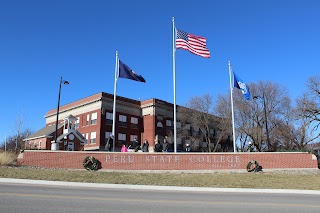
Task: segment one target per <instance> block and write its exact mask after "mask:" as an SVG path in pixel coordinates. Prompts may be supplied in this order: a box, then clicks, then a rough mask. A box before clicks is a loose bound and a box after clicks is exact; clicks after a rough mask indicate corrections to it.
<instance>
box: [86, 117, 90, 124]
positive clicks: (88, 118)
mask: <svg viewBox="0 0 320 213" xmlns="http://www.w3.org/2000/svg"><path fill="white" fill-rule="evenodd" d="M89 120H90V115H89V114H88V115H87V120H86V125H87V126H88V125H89Z"/></svg>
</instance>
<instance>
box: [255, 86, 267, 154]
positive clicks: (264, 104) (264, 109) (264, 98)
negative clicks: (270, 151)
mask: <svg viewBox="0 0 320 213" xmlns="http://www.w3.org/2000/svg"><path fill="white" fill-rule="evenodd" d="M258 98H261V99H262V100H263V111H264V119H265V125H266V134H267V143H268V148H269V146H270V138H269V130H268V118H267V109H266V97H265V95H264V92H263V96H262V97H261V96H257V95H256V96H253V99H258Z"/></svg>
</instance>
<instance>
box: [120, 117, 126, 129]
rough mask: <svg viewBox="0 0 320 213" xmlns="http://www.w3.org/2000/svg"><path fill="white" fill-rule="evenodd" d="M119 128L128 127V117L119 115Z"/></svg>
mask: <svg viewBox="0 0 320 213" xmlns="http://www.w3.org/2000/svg"><path fill="white" fill-rule="evenodd" d="M119 126H121V127H127V116H125V115H119Z"/></svg>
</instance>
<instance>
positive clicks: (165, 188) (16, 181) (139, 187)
mask: <svg viewBox="0 0 320 213" xmlns="http://www.w3.org/2000/svg"><path fill="white" fill-rule="evenodd" d="M0 183H11V184H32V185H51V186H68V187H89V188H107V189H134V190H157V191H184V192H188V191H194V192H227V193H229V192H231V193H269V194H308V195H320V191H319V190H294V189H251V188H205V187H183V186H152V185H127V184H104V183H80V182H62V181H47V180H29V179H11V178H0Z"/></svg>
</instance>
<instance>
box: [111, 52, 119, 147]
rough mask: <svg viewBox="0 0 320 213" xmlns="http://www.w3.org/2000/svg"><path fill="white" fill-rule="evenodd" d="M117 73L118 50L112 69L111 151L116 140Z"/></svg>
mask: <svg viewBox="0 0 320 213" xmlns="http://www.w3.org/2000/svg"><path fill="white" fill-rule="evenodd" d="M118 75H119V58H118V51H116V66H115V69H114V92H113V112H112V133H111V134H112V135H110V137H111V136H113V140H112V141H113V144H112V145H113V146H112V151H113V152H114V148H115V141H116V136H115V133H116V100H117V95H116V94H117V81H118Z"/></svg>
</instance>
